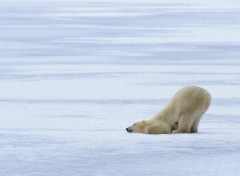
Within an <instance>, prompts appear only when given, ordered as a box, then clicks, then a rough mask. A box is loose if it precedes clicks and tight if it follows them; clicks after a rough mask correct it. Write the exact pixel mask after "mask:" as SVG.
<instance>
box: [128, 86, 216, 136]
mask: <svg viewBox="0 0 240 176" xmlns="http://www.w3.org/2000/svg"><path fill="white" fill-rule="evenodd" d="M210 103H211V95H210V93H209V92H208V91H207V90H205V89H203V88H201V87H196V86H187V87H183V88H182V89H180V90H179V91H178V92H177V93H176V94H175V95H174V97H173V98H172V99H171V101H170V102H169V103H168V105H167V106H166V107H165V108H163V109H162V111H160V112H159V113H158V114H156V115H155V116H154V117H153V118H152V119H150V120H146V121H145V120H143V121H140V122H136V123H135V124H133V125H132V126H130V127H128V128H126V130H127V132H131V133H147V134H170V133H197V132H198V125H199V122H200V119H201V117H202V115H203V114H204V113H205V112H206V111H207V110H208V108H209V106H210Z"/></svg>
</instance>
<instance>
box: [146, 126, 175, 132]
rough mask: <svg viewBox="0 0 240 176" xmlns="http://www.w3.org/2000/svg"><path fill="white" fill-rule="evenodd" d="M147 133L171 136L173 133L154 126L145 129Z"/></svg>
mask: <svg viewBox="0 0 240 176" xmlns="http://www.w3.org/2000/svg"><path fill="white" fill-rule="evenodd" d="M145 133H147V134H170V133H171V131H170V130H167V129H164V128H163V127H162V126H160V125H152V126H148V127H146V128H145Z"/></svg>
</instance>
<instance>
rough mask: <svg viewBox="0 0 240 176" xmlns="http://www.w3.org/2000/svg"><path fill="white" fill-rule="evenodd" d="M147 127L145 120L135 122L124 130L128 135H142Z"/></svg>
mask: <svg viewBox="0 0 240 176" xmlns="http://www.w3.org/2000/svg"><path fill="white" fill-rule="evenodd" d="M146 127H147V122H146V121H145V120H143V121H140V122H136V123H134V124H133V125H132V126H130V127H128V128H126V130H127V132H129V133H144V130H145V128H146Z"/></svg>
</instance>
